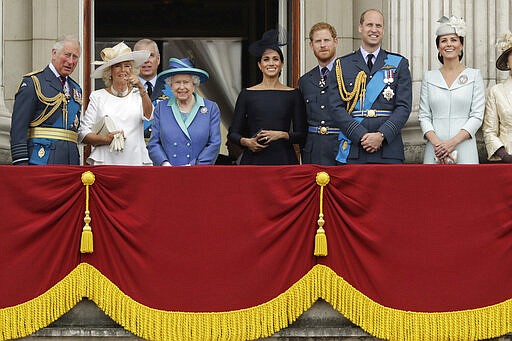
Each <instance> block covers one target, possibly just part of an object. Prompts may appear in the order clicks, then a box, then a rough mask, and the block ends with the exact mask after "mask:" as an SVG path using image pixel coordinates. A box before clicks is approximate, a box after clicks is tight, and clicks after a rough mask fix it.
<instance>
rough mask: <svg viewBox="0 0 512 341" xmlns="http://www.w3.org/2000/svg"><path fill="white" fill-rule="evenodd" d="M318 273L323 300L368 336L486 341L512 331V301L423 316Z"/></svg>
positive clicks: (321, 270) (326, 273)
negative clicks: (377, 299) (396, 307)
mask: <svg viewBox="0 0 512 341" xmlns="http://www.w3.org/2000/svg"><path fill="white" fill-rule="evenodd" d="M313 269H314V270H315V271H316V273H317V280H318V282H317V285H318V287H319V288H320V291H321V292H320V297H322V298H323V299H324V300H326V301H327V302H328V303H330V304H331V305H332V306H333V307H334V309H336V310H337V311H338V312H340V313H341V314H342V315H343V316H345V317H346V318H348V319H349V320H351V321H352V322H353V323H355V324H356V325H358V326H360V327H361V328H362V329H364V330H366V331H367V332H368V333H370V334H372V335H374V336H376V337H378V338H381V339H386V340H397V341H398V340H399V341H403V340H410V341H420V340H436V341H437V340H464V341H469V340H483V339H488V338H492V337H498V336H501V335H504V334H506V333H508V332H511V331H512V314H511V312H512V299H509V300H507V301H504V302H501V303H498V304H495V305H492V306H488V307H484V308H478V309H470V310H459V311H453V312H439V313H422V312H412V311H404V310H397V309H392V308H387V307H385V306H383V305H380V304H378V303H376V302H374V301H372V300H371V299H370V298H368V297H366V296H365V295H364V294H362V293H361V292H359V291H358V290H356V289H355V288H354V287H352V286H351V285H350V284H349V283H348V282H346V281H345V280H344V279H343V278H341V277H339V276H338V275H337V274H336V273H335V272H334V271H333V270H331V269H330V268H329V267H327V266H324V265H316V266H315V267H314V268H313Z"/></svg>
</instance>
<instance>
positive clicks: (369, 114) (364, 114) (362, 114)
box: [351, 109, 393, 117]
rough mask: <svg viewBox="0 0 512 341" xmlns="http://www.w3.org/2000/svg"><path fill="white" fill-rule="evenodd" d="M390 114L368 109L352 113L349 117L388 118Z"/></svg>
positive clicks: (390, 112) (386, 111)
mask: <svg viewBox="0 0 512 341" xmlns="http://www.w3.org/2000/svg"><path fill="white" fill-rule="evenodd" d="M392 113H393V112H392V111H390V110H377V109H369V110H363V111H361V110H357V111H352V114H351V115H352V117H389V116H391V114H392Z"/></svg>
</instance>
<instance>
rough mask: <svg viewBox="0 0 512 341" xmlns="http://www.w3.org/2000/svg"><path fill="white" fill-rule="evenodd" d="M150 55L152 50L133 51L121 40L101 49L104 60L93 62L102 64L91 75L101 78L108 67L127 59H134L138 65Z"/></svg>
mask: <svg viewBox="0 0 512 341" xmlns="http://www.w3.org/2000/svg"><path fill="white" fill-rule="evenodd" d="M150 55H151V52H149V51H132V49H131V48H130V47H129V46H128V45H126V44H125V43H124V42H120V43H119V44H117V45H115V46H113V47H106V48H104V49H103V50H101V59H102V60H100V61H95V62H93V63H92V64H93V65H100V66H99V67H98V68H97V69H96V70H94V71H93V72H92V74H91V77H92V78H101V77H102V76H103V71H105V69H106V68H109V67H111V66H112V65H115V64H117V63H121V62H125V61H127V60H133V62H134V64H135V67H138V66H139V65H141V64H143V63H144V62H145V61H146V60H148V58H149V56H150Z"/></svg>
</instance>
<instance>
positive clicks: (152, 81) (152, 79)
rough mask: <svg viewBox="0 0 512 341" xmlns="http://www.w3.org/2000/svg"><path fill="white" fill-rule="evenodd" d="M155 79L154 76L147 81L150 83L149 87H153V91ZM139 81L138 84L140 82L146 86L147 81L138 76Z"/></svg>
mask: <svg viewBox="0 0 512 341" xmlns="http://www.w3.org/2000/svg"><path fill="white" fill-rule="evenodd" d="M156 78H157V76H155V77H153V78H151V79H150V80H149V82H150V83H151V85H153V89H154V88H155V85H156ZM139 80H140V82H141V83H142V84H143V85H144V86H146V82H147V80H145V79H144V78H142V77H140V76H139Z"/></svg>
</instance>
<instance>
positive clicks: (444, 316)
mask: <svg viewBox="0 0 512 341" xmlns="http://www.w3.org/2000/svg"><path fill="white" fill-rule="evenodd" d="M82 297H88V298H89V299H91V300H92V301H94V302H95V303H96V304H97V305H98V307H100V309H102V310H103V311H104V312H105V313H106V314H107V315H109V316H110V317H111V318H112V319H114V320H115V321H116V322H117V323H119V324H120V325H122V326H123V327H124V328H126V329H127V330H129V331H130V332H132V333H133V334H135V335H137V336H139V337H142V338H144V339H148V340H169V339H170V338H172V339H176V340H212V339H215V340H252V339H257V338H262V337H269V336H271V335H273V334H275V333H276V332H278V331H279V330H281V329H283V328H285V327H287V326H289V325H290V324H291V323H292V322H293V321H295V320H296V319H297V318H298V317H299V316H300V315H301V314H302V313H303V312H304V311H306V310H307V309H309V308H310V307H311V306H312V305H313V303H314V302H315V301H316V300H317V299H318V298H323V299H325V300H326V301H327V302H329V303H330V304H331V305H332V306H333V307H334V309H336V310H337V311H339V312H340V313H341V314H343V315H344V316H345V317H347V318H348V319H350V320H351V321H352V322H354V323H355V324H356V325H358V326H360V327H361V328H363V329H364V330H366V331H367V332H368V333H370V334H372V335H374V336H376V337H379V338H382V339H389V340H413V341H416V340H481V339H487V338H492V337H498V336H500V335H504V334H506V333H507V332H511V331H512V330H511V327H512V326H511V324H512V318H511V317H512V314H511V312H512V299H511V300H507V301H505V302H502V303H498V304H496V305H492V306H489V307H484V308H479V309H471V310H463V311H454V312H442V313H421V312H410V311H403V310H397V309H391V308H387V307H385V306H382V305H380V304H378V303H376V302H374V301H372V300H371V299H369V298H368V297H366V296H365V295H363V294H362V293H361V292H359V291H357V290H356V289H355V288H354V287H352V286H351V285H350V284H349V283H347V282H346V281H345V280H344V279H343V278H341V277H340V276H338V275H337V274H336V273H335V272H334V271H333V270H331V269H330V268H328V267H327V266H325V265H316V266H314V267H313V269H311V270H310V271H309V272H308V273H307V274H306V275H304V277H302V278H301V279H300V280H299V281H298V282H297V283H295V284H294V285H292V286H291V287H290V288H289V289H288V290H286V291H285V292H284V293H282V294H281V295H279V296H277V297H276V298H274V299H272V300H270V301H268V302H266V303H263V304H261V305H258V306H255V307H250V308H247V309H241V310H235V311H228V312H215V313H208V312H201V313H189V312H172V311H164V310H158V309H153V308H149V307H146V306H144V305H142V304H140V303H138V302H136V301H134V300H133V299H131V298H130V297H129V296H127V295H126V294H124V293H123V292H121V290H120V289H119V288H118V287H117V286H116V285H115V284H114V283H112V282H111V281H110V280H109V279H108V278H106V277H105V276H104V275H103V274H101V273H100V272H99V271H98V270H97V269H95V268H94V267H93V266H92V265H90V264H87V263H81V264H79V265H78V266H77V267H76V268H75V269H74V270H73V271H71V272H70V273H69V275H67V276H66V277H65V278H64V279H62V280H61V281H60V282H58V283H57V284H56V285H55V286H53V287H52V288H51V289H50V290H48V291H47V292H45V293H44V294H42V295H40V296H38V297H36V298H34V299H32V300H30V301H28V302H25V303H22V304H19V305H17V306H13V307H8V308H4V309H0V340H7V339H13V338H19V337H24V336H27V335H30V334H32V333H34V332H35V331H37V330H38V329H41V328H44V327H46V326H48V325H49V324H50V323H52V322H53V321H55V320H56V319H58V318H59V317H60V316H62V315H63V314H64V313H66V312H67V311H69V310H70V309H71V308H72V307H73V306H75V305H76V304H77V303H78V302H79V301H80V300H81V299H82Z"/></svg>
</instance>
